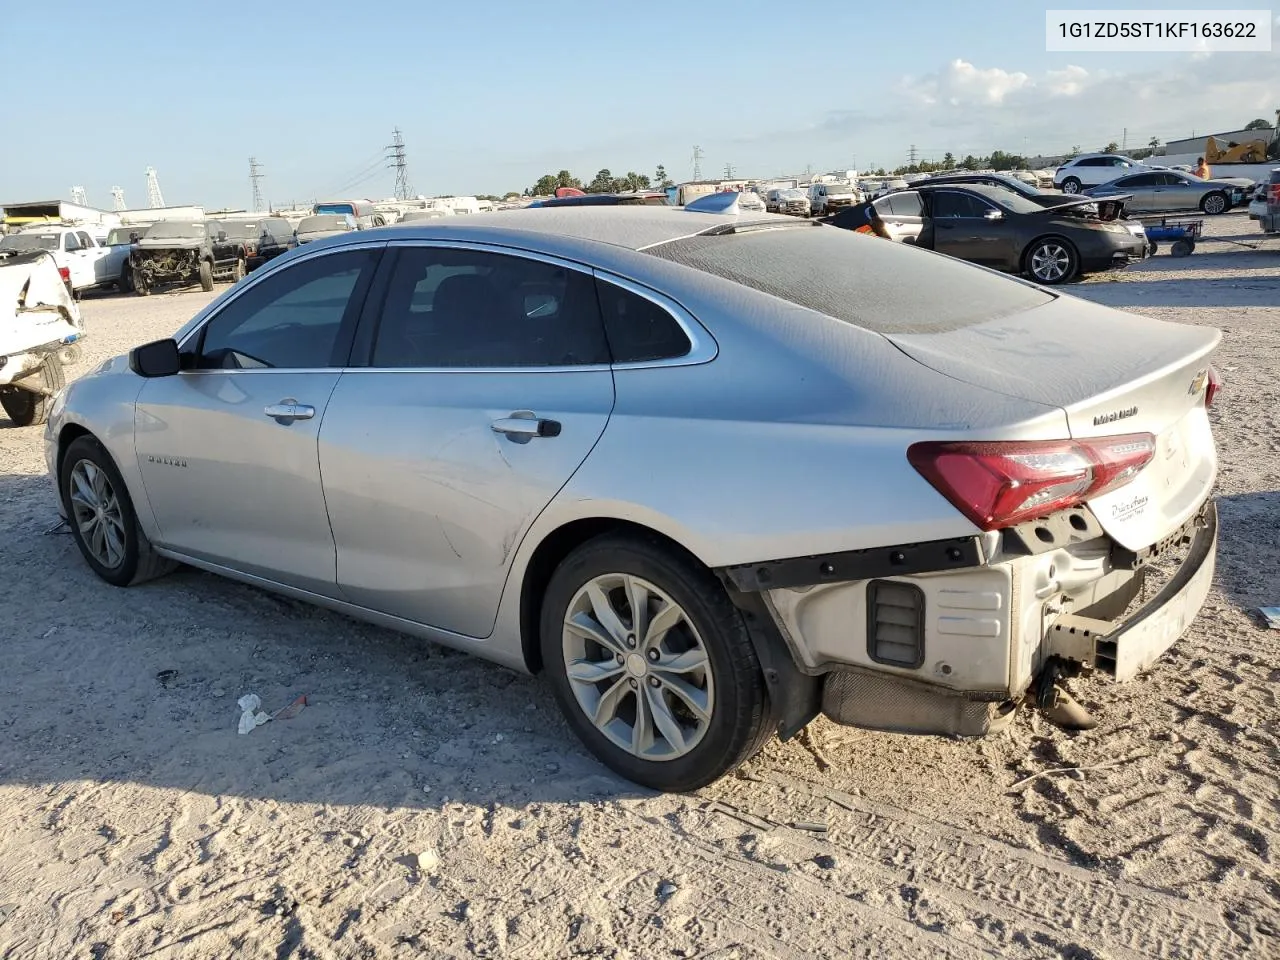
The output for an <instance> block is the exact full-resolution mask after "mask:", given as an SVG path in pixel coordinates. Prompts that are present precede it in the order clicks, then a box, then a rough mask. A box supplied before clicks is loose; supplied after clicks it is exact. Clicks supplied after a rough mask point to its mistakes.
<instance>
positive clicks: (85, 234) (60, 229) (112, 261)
mask: <svg viewBox="0 0 1280 960" xmlns="http://www.w3.org/2000/svg"><path fill="white" fill-rule="evenodd" d="M94 233H99V234H101V236H94ZM104 239H105V231H103V230H102V229H101V228H100V227H99V228H90V227H88V226H65V225H63V224H48V225H40V226H31V227H24V228H23V229H22V230H20V231H19V232H18V233H11V234H9V235H8V236H7V237H4V238H3V239H0V251H6V250H7V251H13V252H16V253H25V252H28V251H32V250H44V251H46V252H48V253H50V254H52V255H53V260H54V263H56V264H57V265H58V273H59V274H61V275H62V280H63V282H64V283H66V284H67V286H68V287H70V288H71V292H72V294H73V295H75V296H79V295H80V294H81V293H83V292H84V291H85V290H93V289H97V288H100V287H111V286H116V287H118V286H119V284H120V283H121V277H122V276H123V275H124V266H125V262H126V261H127V259H128V257H129V247H128V246H127V245H124V246H116V247H108V246H106V245H105V244H104V243H103V242H102V241H103V240H104Z"/></svg>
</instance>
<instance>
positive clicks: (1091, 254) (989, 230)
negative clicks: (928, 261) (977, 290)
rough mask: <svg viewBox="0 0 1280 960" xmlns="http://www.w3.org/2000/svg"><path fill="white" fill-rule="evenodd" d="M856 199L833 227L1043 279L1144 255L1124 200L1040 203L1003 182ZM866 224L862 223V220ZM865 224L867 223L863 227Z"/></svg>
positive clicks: (1058, 279) (1059, 279) (1142, 238)
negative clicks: (885, 203)
mask: <svg viewBox="0 0 1280 960" xmlns="http://www.w3.org/2000/svg"><path fill="white" fill-rule="evenodd" d="M889 197H891V198H893V202H892V204H891V205H890V206H889V207H888V208H883V207H882V206H881V203H882V200H884V199H887V198H881V200H878V201H875V202H874V203H871V204H859V205H858V207H857V208H854V210H853V211H851V212H850V213H849V214H848V215H846V217H845V218H843V220H842V218H840V217H835V218H832V220H831V221H829V222H831V223H832V225H833V226H836V227H845V228H848V229H858V228H859V227H860V226H861V227H862V229H863V230H864V232H873V233H876V234H878V235H879V236H882V237H889V238H891V239H897V240H906V241H908V242H914V243H915V244H916V246H920V247H925V248H926V249H930V250H935V251H937V252H938V253H945V254H947V255H949V256H952V257H956V258H958V259H960V260H968V261H970V262H971V263H977V264H981V265H982V266H985V267H992V268H994V269H996V270H1003V271H1006V272H1008V273H1025V274H1028V275H1029V276H1030V277H1031V278H1032V279H1033V280H1035V281H1036V282H1038V283H1043V284H1057V283H1066V282H1067V281H1068V280H1071V279H1073V278H1075V277H1078V276H1082V275H1084V274H1087V273H1097V272H1100V271H1103V270H1110V269H1114V268H1117V267H1122V266H1124V265H1125V264H1127V263H1128V262H1129V261H1130V260H1141V259H1142V258H1143V257H1145V256H1146V255H1147V240H1146V235H1145V234H1144V233H1143V230H1142V225H1141V224H1138V223H1136V222H1134V221H1129V220H1124V219H1121V213H1122V209H1123V205H1122V204H1121V203H1108V204H1104V205H1102V207H1103V209H1102V210H1101V211H1100V210H1099V209H1098V206H1096V205H1095V204H1094V203H1093V202H1091V201H1090V200H1088V199H1087V198H1082V199H1080V200H1077V201H1076V202H1075V203H1072V204H1060V205H1058V206H1056V207H1043V206H1041V205H1040V204H1038V203H1035V202H1033V201H1032V200H1029V199H1027V198H1025V197H1022V196H1020V195H1019V194H1017V193H1014V192H1012V191H1010V190H1007V189H1004V188H1003V187H994V186H984V185H981V184H963V185H960V184H955V185H952V184H936V185H933V184H918V185H916V186H915V187H913V188H912V189H911V190H901V191H898V192H897V193H893V194H890V195H889ZM864 224H865V225H866V226H864ZM868 228H869V229H868Z"/></svg>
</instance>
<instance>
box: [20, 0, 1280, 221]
mask: <svg viewBox="0 0 1280 960" xmlns="http://www.w3.org/2000/svg"><path fill="white" fill-rule="evenodd" d="M1050 6H1051V7H1052V8H1054V9H1072V8H1076V9H1080V8H1084V9H1087V8H1090V7H1093V8H1097V7H1105V6H1107V5H1106V4H1103V3H1099V2H1098V0H1092V2H1084V3H1080V2H1074V3H1073V2H1071V0H1051V2H1049V3H1047V4H1039V5H1037V4H1033V3H1028V2H1026V0H1022V2H1014V0H982V2H981V3H977V2H974V0H969V2H966V3H957V2H954V0H953V2H934V0H918V2H914V3H911V4H898V5H893V4H884V3H876V4H872V5H864V4H858V3H844V4H838V3H831V2H822V3H813V2H806V0H793V2H790V3H780V2H777V0H773V2H756V0H737V2H734V3H721V2H718V0H694V2H692V3H690V2H684V3H676V2H668V0H646V2H645V3H643V4H642V5H640V4H624V5H619V6H617V7H612V6H610V5H608V4H605V3H601V2H599V0H596V2H592V3H585V2H571V0H543V2H540V3H536V4H535V3H527V2H520V0H468V2H465V3H441V2H438V0H421V2H391V0H362V2H359V3H352V2H350V0H341V2H338V0H307V2H304V3H300V2H295V0H273V2H270V3H261V4H248V5H243V4H242V5H236V6H235V7H234V12H233V8H232V7H219V6H218V5H217V4H214V5H212V6H210V5H209V4H190V3H182V4H177V3H175V4H164V5H161V4H156V3H154V2H152V3H136V2H131V0H114V2H112V3H94V4H79V3H77V4H70V5H66V6H62V7H57V8H56V10H57V11H58V12H57V13H56V14H55V13H53V12H51V11H53V10H54V9H55V8H51V7H50V6H49V5H48V4H44V3H13V2H9V3H5V8H4V12H3V17H2V19H0V36H3V39H4V43H3V49H4V50H5V53H4V54H3V56H4V57H5V58H6V59H8V60H9V63H8V64H7V70H6V74H7V75H8V79H9V81H10V82H9V83H8V84H6V96H5V114H6V116H7V119H8V122H7V123H6V124H5V143H4V147H3V150H0V202H19V201H23V200H46V199H52V198H55V197H60V198H66V199H69V198H70V190H71V186H72V185H81V186H83V187H84V188H85V190H86V193H87V196H88V200H89V202H90V204H91V205H94V206H98V207H103V208H106V209H110V207H111V196H110V190H111V187H112V186H116V185H118V186H121V187H123V188H124V191H125V200H126V203H127V204H128V206H130V207H136V206H145V204H146V186H145V179H144V170H145V168H146V167H147V166H153V167H155V168H156V170H157V171H158V174H159V180H160V185H161V188H162V190H163V193H164V199H165V202H166V203H168V204H171V205H172V204H180V203H201V204H204V205H205V206H206V207H208V208H210V209H213V208H217V207H224V206H229V207H246V206H248V205H249V203H250V199H251V196H252V193H251V186H250V181H249V158H250V157H251V156H252V157H256V158H257V160H258V161H259V163H260V164H261V167H262V171H263V173H264V175H265V176H264V179H263V180H262V182H261V183H262V190H263V194H264V196H265V198H266V199H267V200H268V201H269V202H271V203H272V204H274V205H277V206H280V205H286V204H289V203H290V202H294V201H296V202H304V201H307V202H309V201H311V200H312V199H314V198H317V197H319V198H325V197H330V198H332V197H335V196H364V197H369V198H381V197H389V196H391V195H392V192H393V187H394V183H395V176H394V172H393V171H392V170H391V169H389V168H388V167H387V166H386V161H385V160H384V159H383V158H384V157H385V153H386V149H385V148H386V147H387V145H389V144H390V143H391V141H392V132H393V130H394V129H395V128H399V130H400V131H401V133H402V135H403V137H404V142H405V146H406V155H407V159H408V174H409V180H410V183H411V185H412V187H413V190H414V192H415V193H419V194H425V195H427V196H432V195H441V194H459V195H468V194H477V193H479V194H490V193H493V194H502V193H506V192H508V191H512V190H523V189H524V188H526V187H529V186H531V185H532V184H533V183H534V182H535V181H536V180H537V178H538V177H539V176H541V175H542V174H544V173H548V172H551V173H554V172H556V171H558V170H561V169H568V170H570V171H571V172H572V173H573V175H574V176H577V177H581V178H582V179H583V180H584V181H588V180H590V179H591V178H592V177H593V176H594V175H595V173H596V171H598V170H600V169H602V168H608V169H609V170H610V171H612V173H613V174H614V175H615V176H617V175H621V174H624V173H626V172H627V171H631V170H634V171H636V172H638V173H645V174H648V175H650V176H652V175H653V173H654V170H655V168H656V167H657V165H658V164H663V165H664V166H665V167H666V170H667V171H668V173H669V175H670V176H672V177H673V178H674V179H676V180H677V181H679V180H685V179H689V178H691V176H692V173H693V158H692V154H693V147H694V145H695V144H696V145H698V146H700V147H701V148H702V154H703V159H702V171H703V174H704V175H707V176H710V175H720V174H722V173H723V172H724V168H725V165H726V164H731V165H732V168H733V170H734V173H735V175H736V176H739V177H766V176H774V175H782V174H786V173H788V172H790V173H797V172H803V171H804V170H805V169H806V168H811V169H812V170H813V171H814V172H819V171H826V170H837V169H849V168H853V169H860V170H865V169H871V168H874V167H875V166H881V165H883V166H886V167H893V166H896V165H898V164H900V163H905V162H906V161H907V158H908V155H909V150H910V149H911V147H912V145H914V146H915V149H916V153H917V155H918V156H919V157H921V158H926V159H930V158H932V159H941V157H942V156H943V154H944V153H946V152H948V151H949V152H951V153H953V154H955V155H956V156H963V155H964V154H967V153H974V154H976V155H986V154H989V153H990V152H991V151H992V150H994V149H1001V150H1005V151H1007V152H1011V153H1021V154H1029V155H1034V154H1055V153H1064V152H1066V151H1068V150H1069V149H1070V148H1071V147H1073V146H1080V147H1082V148H1083V149H1085V150H1096V149H1100V148H1101V147H1102V146H1103V145H1104V144H1106V143H1107V142H1109V141H1112V140H1114V141H1116V142H1117V143H1121V142H1124V143H1127V145H1129V146H1130V147H1134V146H1143V145H1145V144H1146V143H1147V142H1148V141H1149V140H1150V139H1151V138H1152V137H1158V138H1159V139H1160V140H1161V141H1166V140H1170V139H1177V138H1179V137H1185V136H1191V135H1193V134H1196V133H1198V134H1200V135H1203V134H1205V133H1211V132H1216V131H1225V130H1232V129H1238V128H1239V127H1242V126H1243V125H1244V124H1245V123H1246V122H1248V121H1249V120H1251V119H1253V118H1255V117H1262V118H1265V119H1268V120H1274V117H1275V111H1276V110H1277V109H1280V16H1275V17H1273V38H1274V39H1273V52H1271V53H1254V54H1244V53H1216V54H1212V55H1205V54H1192V53H1183V54H1174V53H1119V54H1101V53H1094V54H1082V53H1046V52H1045V35H1044V33H1045V13H1044V11H1045V9H1046V7H1050ZM1124 6H1125V7H1128V8H1133V9H1138V8H1150V9H1156V8H1159V9H1176V8H1183V9H1187V8H1190V9H1231V8H1239V7H1248V6H1254V7H1262V6H1264V5H1263V4H1261V3H1255V4H1248V3H1242V2H1239V0H1236V2H1231V0H1228V2H1226V3H1212V2H1210V0H1198V2H1194V3H1178V2H1176V0H1163V2H1157V3H1143V2H1141V0H1127V2H1126V3H1125V4H1124ZM219 10H222V14H220V13H219ZM1273 13H1274V14H1280V5H1278V8H1277V9H1275V10H1273ZM14 51H32V52H33V55H32V56H31V57H26V56H23V57H21V58H17V57H15V54H14ZM36 51H56V54H54V53H52V52H51V53H49V54H48V55H44V54H41V55H35V54H34V52H36ZM18 76H22V77H25V78H26V81H27V82H26V83H25V84H21V85H20V84H18V83H17V78H18ZM19 91H21V100H19V99H18V97H17V94H18V92H19Z"/></svg>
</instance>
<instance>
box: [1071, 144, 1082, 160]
mask: <svg viewBox="0 0 1280 960" xmlns="http://www.w3.org/2000/svg"><path fill="white" fill-rule="evenodd" d="M1071 156H1073V157H1078V156H1080V144H1078V143H1077V144H1076V145H1075V146H1074V147H1072V148H1071Z"/></svg>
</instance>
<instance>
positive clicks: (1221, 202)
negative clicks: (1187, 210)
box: [1200, 190, 1230, 216]
mask: <svg viewBox="0 0 1280 960" xmlns="http://www.w3.org/2000/svg"><path fill="white" fill-rule="evenodd" d="M1229 206H1230V203H1228V202H1227V195H1226V194H1225V193H1220V192H1218V191H1216V190H1215V191H1214V192H1213V193H1209V194H1206V195H1205V197H1204V199H1203V200H1201V201H1200V209H1201V210H1203V211H1204V212H1205V213H1207V214H1209V215H1210V216H1217V215H1218V214H1220V213H1226V212H1227V207H1229Z"/></svg>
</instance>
